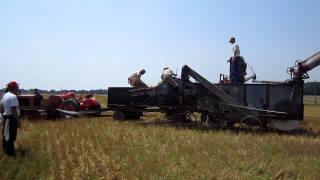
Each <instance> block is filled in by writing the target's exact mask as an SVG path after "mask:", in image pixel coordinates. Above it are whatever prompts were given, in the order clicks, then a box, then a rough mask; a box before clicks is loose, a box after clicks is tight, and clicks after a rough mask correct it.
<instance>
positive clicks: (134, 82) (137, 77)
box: [128, 69, 148, 89]
mask: <svg viewBox="0 0 320 180" xmlns="http://www.w3.org/2000/svg"><path fill="white" fill-rule="evenodd" d="M145 73H146V70H144V69H142V70H140V71H139V72H135V73H133V74H132V75H131V76H130V77H129V78H128V84H130V85H131V86H132V87H133V88H137V89H139V88H147V87H148V86H147V85H146V84H145V83H144V82H143V81H142V80H141V76H142V75H144V74H145Z"/></svg>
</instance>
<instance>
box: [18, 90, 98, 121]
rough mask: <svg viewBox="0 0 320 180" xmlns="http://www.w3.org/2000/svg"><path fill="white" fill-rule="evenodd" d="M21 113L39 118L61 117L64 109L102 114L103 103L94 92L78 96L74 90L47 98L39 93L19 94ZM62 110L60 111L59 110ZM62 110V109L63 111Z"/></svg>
mask: <svg viewBox="0 0 320 180" xmlns="http://www.w3.org/2000/svg"><path fill="white" fill-rule="evenodd" d="M18 100H19V103H20V110H21V115H22V116H24V117H32V118H38V117H40V116H47V117H48V118H55V117H59V116H61V115H62V114H61V113H62V111H70V112H86V111H94V112H96V113H92V112H91V114H100V112H101V105H100V103H99V102H98V101H97V100H96V98H94V97H93V95H92V94H89V95H86V96H85V97H84V98H82V97H81V96H79V97H76V95H75V94H74V93H73V92H69V93H64V94H60V95H50V96H49V97H48V98H47V99H46V98H43V96H42V95H40V94H39V93H35V94H33V95H31V94H28V95H19V96H18ZM59 110H60V111H59ZM61 110H62V111H61Z"/></svg>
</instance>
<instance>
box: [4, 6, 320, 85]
mask: <svg viewBox="0 0 320 180" xmlns="http://www.w3.org/2000/svg"><path fill="white" fill-rule="evenodd" d="M319 7H320V1H317V0H305V1H301V0H278V1H276V0H266V1H263V0H260V1H254V0H243V1H236V0H229V1H222V0H221V1H214V0H208V1H207V0H198V1H195V0H194V1H191V0H145V1H144V0H134V1H133V0H130V1H129V0H128V1H125V0H116V1H102V0H101V1H95V0H91V1H89V0H82V1H81V0H78V1H76V0H68V1H63V0H55V1H53V0H52V1H50V0H47V1H40V0H39V1H33V0H28V1H22V0H21V1H17V0H1V1H0V62H1V73H0V87H4V86H5V84H6V83H7V82H8V81H10V80H16V81H18V82H19V83H20V84H21V87H22V88H25V89H29V88H40V89H48V90H50V89H100V88H103V89H104V88H107V87H111V86H128V84H127V77H128V76H129V75H130V74H131V73H132V72H135V71H137V70H139V69H141V68H145V69H146V71H147V73H146V74H145V75H144V76H143V80H145V82H146V83H147V84H149V85H156V84H157V83H158V81H159V80H160V74H161V71H162V68H163V67H166V66H168V67H171V68H172V69H174V70H177V69H178V72H180V70H181V67H182V66H183V65H185V64H187V65H189V66H190V67H192V68H193V69H195V70H196V71H197V72H199V73H200V74H202V75H203V76H204V77H206V78H207V79H208V80H210V81H212V82H217V81H218V79H219V74H220V73H225V74H227V73H228V71H229V69H228V68H229V65H228V63H227V62H226V60H227V59H228V58H229V57H230V55H231V46H230V44H229V43H228V40H229V38H230V37H231V36H235V37H236V38H237V41H238V42H239V45H240V49H241V54H242V55H243V56H244V57H245V58H246V60H247V61H248V62H249V64H250V65H251V66H252V67H253V69H254V71H255V72H256V73H257V76H258V79H261V80H284V79H287V78H288V77H289V76H288V75H287V74H286V68H287V67H289V66H292V65H294V62H295V60H296V59H304V58H306V57H308V56H310V55H312V54H313V53H315V52H318V51H320V45H319V42H320V36H319V32H320V23H319V19H320V11H319ZM249 73H250V72H249ZM309 74H310V76H311V79H310V80H309V81H314V80H317V81H320V67H318V68H317V69H314V70H313V71H311V72H310V73H309Z"/></svg>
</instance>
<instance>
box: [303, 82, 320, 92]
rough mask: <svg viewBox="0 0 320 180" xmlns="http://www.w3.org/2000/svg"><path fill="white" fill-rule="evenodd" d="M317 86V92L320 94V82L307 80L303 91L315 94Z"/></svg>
mask: <svg viewBox="0 0 320 180" xmlns="http://www.w3.org/2000/svg"><path fill="white" fill-rule="evenodd" d="M315 87H316V94H317V95H320V82H307V83H305V84H304V88H303V93H304V94H305V95H314V90H315Z"/></svg>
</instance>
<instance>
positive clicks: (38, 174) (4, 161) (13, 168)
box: [0, 149, 50, 179]
mask: <svg viewBox="0 0 320 180" xmlns="http://www.w3.org/2000/svg"><path fill="white" fill-rule="evenodd" d="M49 166H50V160H49V159H48V158H47V156H46V155H44V154H42V153H35V152H32V151H30V150H28V149H17V150H16V154H15V156H13V157H12V156H8V155H6V154H5V153H4V152H0V169H1V171H0V179H45V177H46V174H47V173H48V170H49Z"/></svg>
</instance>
